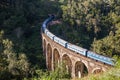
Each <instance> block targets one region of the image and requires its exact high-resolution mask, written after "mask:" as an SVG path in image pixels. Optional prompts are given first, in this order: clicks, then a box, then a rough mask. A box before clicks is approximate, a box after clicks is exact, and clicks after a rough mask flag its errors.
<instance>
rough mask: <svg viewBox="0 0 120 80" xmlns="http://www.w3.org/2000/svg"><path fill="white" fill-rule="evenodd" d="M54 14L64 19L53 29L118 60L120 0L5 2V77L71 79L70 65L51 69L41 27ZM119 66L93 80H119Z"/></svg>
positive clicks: (0, 31) (1, 21) (0, 75)
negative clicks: (45, 54)
mask: <svg viewBox="0 0 120 80" xmlns="http://www.w3.org/2000/svg"><path fill="white" fill-rule="evenodd" d="M49 14H55V15H56V19H60V20H61V23H62V24H57V25H54V26H55V27H50V31H51V32H53V33H54V34H56V35H57V36H59V37H61V38H63V39H65V40H67V41H69V42H70V43H73V44H76V45H78V46H81V47H84V48H87V49H89V50H92V51H94V52H96V53H98V54H102V55H105V56H109V57H113V56H117V57H116V59H117V60H118V58H119V55H120V0H0V80H12V79H14V80H30V79H31V80H58V79H60V78H62V79H63V78H67V79H70V76H69V74H67V73H65V72H64V69H63V70H60V69H59V68H57V69H56V70H55V71H54V72H49V71H47V69H46V65H45V64H46V63H45V57H44V56H43V52H42V43H41V35H40V28H41V25H42V22H43V21H44V20H45V19H46V18H47V17H48V15H49ZM118 63H119V60H118ZM119 66H120V64H117V65H116V67H115V69H113V70H111V71H109V72H108V73H105V74H106V76H104V75H103V77H101V78H99V79H98V78H96V77H94V76H92V78H90V80H110V79H112V80H118V79H119V78H120V77H119V76H118V75H117V77H116V75H114V74H115V71H114V70H119V69H120V68H119ZM112 72H113V73H112ZM111 73H112V74H111ZM119 73H120V72H118V74H119ZM101 76H102V75H101ZM106 77H107V78H106ZM83 80H84V79H83ZM85 80H86V79H85Z"/></svg>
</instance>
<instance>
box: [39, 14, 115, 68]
mask: <svg viewBox="0 0 120 80" xmlns="http://www.w3.org/2000/svg"><path fill="white" fill-rule="evenodd" d="M53 19H54V16H53V15H52V16H50V17H49V18H47V19H46V20H45V21H44V22H43V24H42V29H41V30H42V32H43V33H45V34H46V35H47V36H48V37H49V38H50V39H52V40H53V41H55V42H56V43H58V44H60V45H61V46H63V47H65V48H67V49H69V50H72V51H74V52H76V53H78V54H81V55H83V56H86V57H88V58H91V59H94V60H96V61H100V62H103V63H104V64H108V65H111V66H114V65H115V63H114V59H112V58H109V57H105V56H102V55H99V54H96V53H94V52H92V51H89V50H87V49H84V48H81V47H78V46H76V45H73V44H71V43H68V42H67V41H65V40H63V39H61V38H59V37H57V36H55V35H54V34H52V33H51V32H50V31H49V30H48V29H47V25H48V23H49V22H51V21H52V20H53Z"/></svg>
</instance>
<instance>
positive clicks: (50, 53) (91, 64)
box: [42, 33, 110, 78]
mask: <svg viewBox="0 0 120 80" xmlns="http://www.w3.org/2000/svg"><path fill="white" fill-rule="evenodd" d="M42 44H43V51H44V55H45V57H46V65H47V68H48V70H49V71H53V70H55V65H56V64H57V65H58V64H60V62H65V67H66V70H67V71H68V72H69V73H70V75H71V77H79V78H80V77H83V76H86V75H88V74H91V73H95V74H96V73H99V72H103V71H106V70H107V69H108V68H110V66H109V65H107V64H104V63H102V62H98V61H96V60H93V59H90V58H88V57H85V56H83V55H81V54H78V53H76V52H74V51H71V50H69V49H67V48H65V47H63V46H61V45H59V44H58V43H56V42H54V41H53V40H52V39H50V38H49V37H48V36H47V35H46V34H45V33H42Z"/></svg>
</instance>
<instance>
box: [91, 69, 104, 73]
mask: <svg viewBox="0 0 120 80" xmlns="http://www.w3.org/2000/svg"><path fill="white" fill-rule="evenodd" d="M101 72H103V70H102V69H101V68H95V69H93V71H92V73H93V74H97V73H101Z"/></svg>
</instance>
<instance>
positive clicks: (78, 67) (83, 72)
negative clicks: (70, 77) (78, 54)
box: [75, 61, 88, 78]
mask: <svg viewBox="0 0 120 80" xmlns="http://www.w3.org/2000/svg"><path fill="white" fill-rule="evenodd" d="M87 75H88V69H87V67H86V65H85V64H84V63H83V62H81V61H77V62H76V63H75V76H76V77H78V78H81V77H84V76H87Z"/></svg>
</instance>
